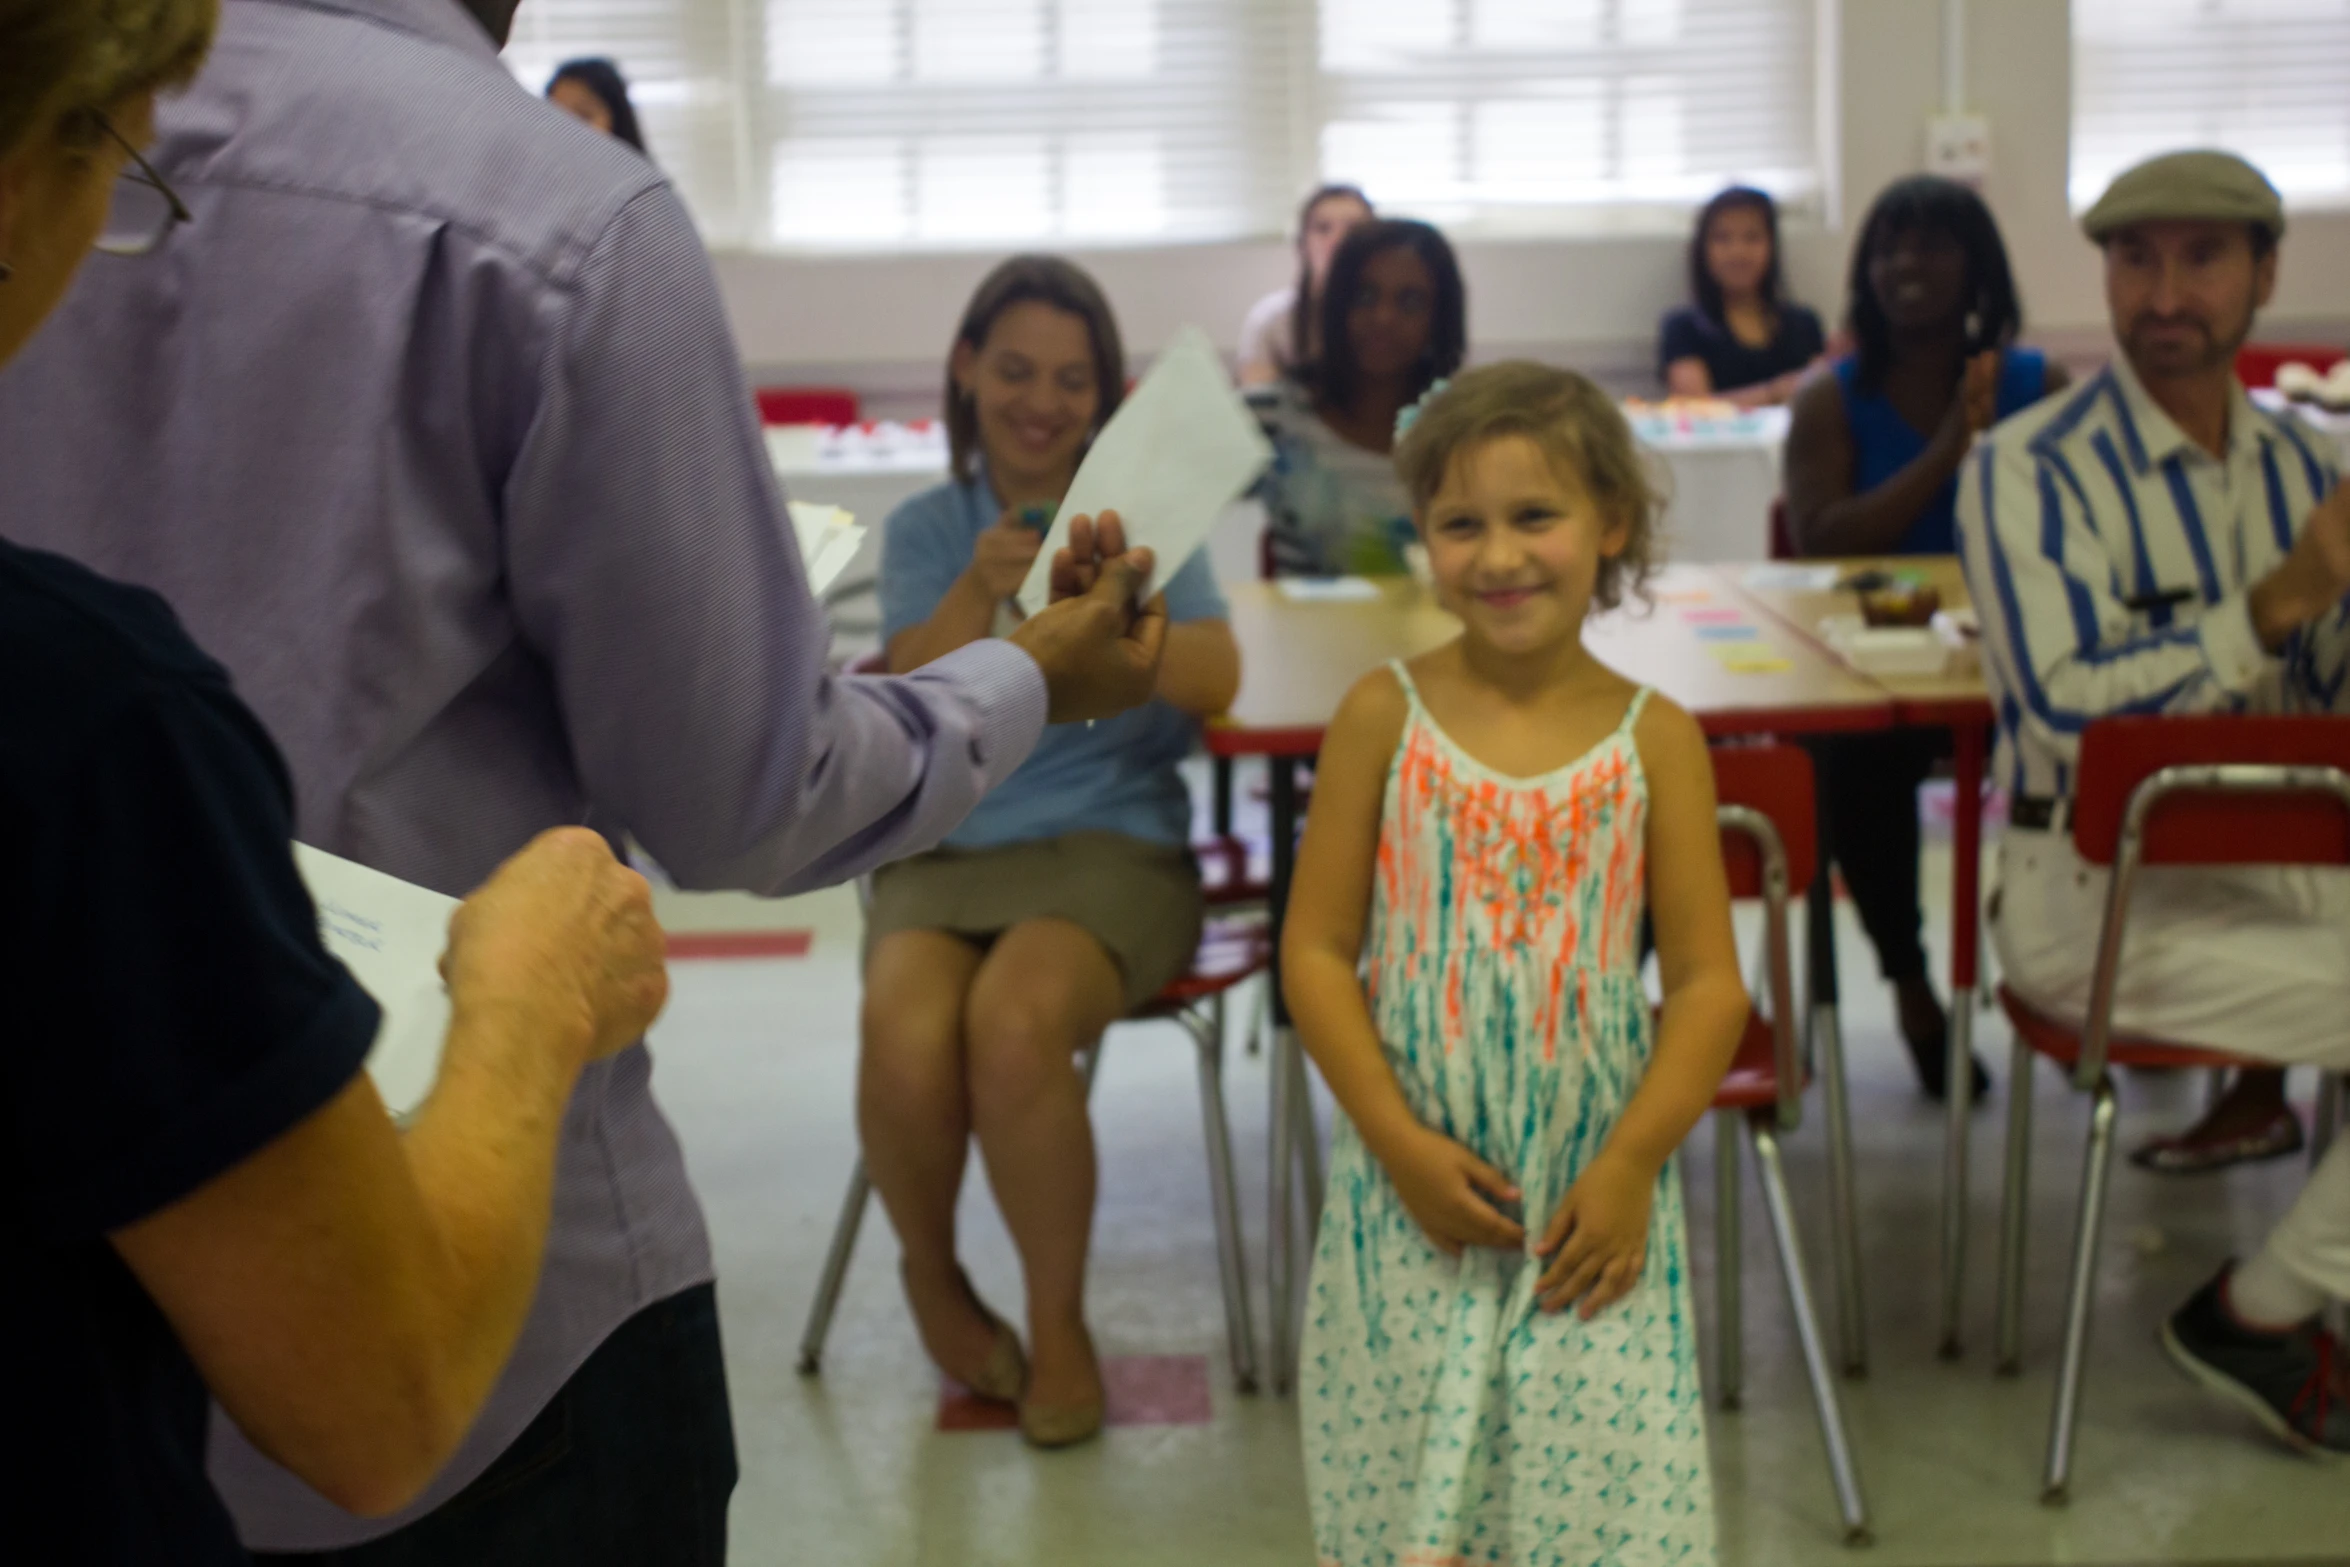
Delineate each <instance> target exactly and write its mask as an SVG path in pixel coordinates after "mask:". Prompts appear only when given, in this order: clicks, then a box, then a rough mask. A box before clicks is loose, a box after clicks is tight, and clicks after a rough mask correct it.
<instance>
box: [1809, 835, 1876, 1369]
mask: <svg viewBox="0 0 2350 1567" xmlns="http://www.w3.org/2000/svg"><path fill="white" fill-rule="evenodd" d="M1818 841H1819V844H1820V846H1821V849H1822V853H1821V855H1820V858H1819V869H1818V871H1817V872H1816V873H1815V874H1814V875H1813V877H1812V883H1811V890H1810V891H1809V892H1808V893H1807V894H1806V895H1805V897H1804V917H1805V926H1804V929H1805V940H1804V957H1805V968H1806V970H1807V973H1808V984H1807V986H1806V990H1807V996H1806V1000H1807V1003H1808V1005H1807V1006H1806V1008H1805V1016H1806V1017H1807V1018H1808V1019H1809V1021H1810V1024H1811V1045H1810V1053H1811V1064H1812V1070H1813V1071H1814V1072H1817V1073H1818V1074H1819V1078H1820V1087H1821V1092H1822V1095H1823V1097H1824V1098H1825V1099H1826V1102H1827V1115H1828V1245H1829V1255H1830V1258H1831V1260H1832V1261H1833V1263H1834V1266H1835V1272H1836V1337H1837V1347H1838V1348H1839V1349H1841V1350H1842V1351H1843V1358H1844V1371H1845V1374H1846V1375H1847V1376H1856V1377H1857V1376H1863V1375H1865V1374H1866V1373H1867V1371H1868V1369H1869V1330H1868V1309H1867V1306H1866V1304H1865V1303H1864V1302H1863V1300H1862V1298H1861V1273H1860V1223H1859V1213H1858V1205H1857V1203H1856V1201H1855V1199H1854V1196H1853V1184H1852V1101H1851V1099H1850V1097H1849V1095H1848V1093H1847V1091H1846V1081H1845V1076H1844V1031H1843V1025H1842V1021H1841V1014H1840V1013H1839V1012H1838V1011H1837V995H1836V884H1835V881H1834V878H1833V876H1832V874H1831V872H1830V870H1829V855H1828V853H1827V852H1826V851H1827V845H1828V822H1827V816H1826V813H1825V811H1824V810H1823V811H1822V813H1821V815H1820V821H1819V830H1818Z"/></svg>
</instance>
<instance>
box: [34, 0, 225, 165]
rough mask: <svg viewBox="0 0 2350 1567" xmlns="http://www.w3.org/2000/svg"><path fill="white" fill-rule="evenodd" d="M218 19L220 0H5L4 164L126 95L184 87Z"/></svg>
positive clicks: (92, 127)
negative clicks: (35, 140)
mask: <svg viewBox="0 0 2350 1567" xmlns="http://www.w3.org/2000/svg"><path fill="white" fill-rule="evenodd" d="M219 20H220V0H0V158H4V157H8V156H10V155H12V154H14V153H15V152H17V151H18V150H19V149H21V148H22V147H23V146H24V144H25V143H26V141H28V140H29V139H30V138H31V137H33V136H34V135H35V134H37V133H39V132H41V131H43V130H47V129H49V128H51V127H56V128H58V129H61V130H66V131H69V132H71V131H76V130H78V127H75V126H73V125H71V123H70V122H71V121H72V119H73V118H74V117H75V116H77V115H85V114H88V113H89V112H90V111H92V110H97V109H103V108H104V107H106V105H108V104H110V103H112V102H114V101H115V100H116V99H118V98H121V97H122V96H124V95H125V94H126V93H134V92H140V91H144V90H146V89H149V88H158V87H171V86H176V85H178V84H180V83H182V82H185V81H186V80H188V79H189V78H190V77H192V76H194V75H195V74H196V68H197V67H198V66H199V65H201V64H203V62H204V51H205V50H207V49H209V48H210V47H211V46H212V30H213V28H214V27H215V26H216V25H217V24H218V22H219ZM88 134H89V135H90V136H92V137H94V136H96V135H97V134H98V131H97V124H96V121H95V120H93V121H92V122H91V124H90V126H89V128H88Z"/></svg>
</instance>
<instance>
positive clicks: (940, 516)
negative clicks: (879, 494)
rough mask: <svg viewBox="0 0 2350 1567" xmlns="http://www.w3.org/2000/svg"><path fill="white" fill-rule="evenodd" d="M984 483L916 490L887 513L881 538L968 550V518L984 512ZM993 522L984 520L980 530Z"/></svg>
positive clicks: (944, 483) (947, 482) (946, 483)
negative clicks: (955, 544) (960, 546)
mask: <svg viewBox="0 0 2350 1567" xmlns="http://www.w3.org/2000/svg"><path fill="white" fill-rule="evenodd" d="M986 482H987V481H986V480H985V479H984V478H973V479H955V478H948V479H942V480H940V481H939V482H938V483H936V484H934V485H932V486H931V487H930V488H928V489H926V490H917V491H916V492H915V493H913V494H912V495H909V496H907V497H906V498H905V499H904V500H902V501H900V502H898V503H897V504H896V505H895V506H892V507H891V508H890V509H889V516H888V517H887V518H885V519H884V520H883V522H882V524H881V528H882V534H883V537H885V538H891V539H897V540H900V541H901V542H914V541H916V540H920V541H925V542H932V541H935V542H953V541H960V542H962V543H963V544H965V545H966V546H968V545H969V543H970V541H971V538H972V537H973V536H974V529H973V527H972V517H973V516H974V515H975V514H984V513H985V512H986V510H987V506H986V503H985V497H984V496H983V495H982V494H981V493H980V491H981V488H982V486H984V485H985V483H986ZM993 520H994V519H993V518H992V517H987V518H986V519H985V521H983V522H982V523H981V526H985V525H986V522H992V521H993Z"/></svg>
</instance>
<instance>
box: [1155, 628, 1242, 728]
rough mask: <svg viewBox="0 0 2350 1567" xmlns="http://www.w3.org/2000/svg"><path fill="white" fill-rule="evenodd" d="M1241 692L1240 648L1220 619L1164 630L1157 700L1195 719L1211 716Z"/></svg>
mask: <svg viewBox="0 0 2350 1567" xmlns="http://www.w3.org/2000/svg"><path fill="white" fill-rule="evenodd" d="M1239 694H1240V648H1239V645H1238V644H1237V643H1235V642H1234V641H1233V640H1232V632H1231V630H1230V628H1228V627H1227V626H1226V625H1225V624H1224V623H1223V622H1222V621H1220V620H1219V621H1197V622H1193V623H1191V624H1188V625H1181V626H1170V627H1169V628H1168V629H1167V654H1166V657H1165V658H1164V659H1163V660H1162V661H1161V662H1160V664H1159V699H1160V700H1161V701H1163V702H1166V703H1168V704H1169V705H1170V706H1172V707H1175V708H1177V709H1179V710H1180V711H1182V712H1186V713H1189V714H1191V715H1192V716H1193V717H1195V718H1213V717H1214V716H1215V715H1216V714H1218V713H1221V712H1223V711H1224V710H1225V709H1227V708H1229V707H1230V706H1231V705H1232V699H1233V698H1234V697H1236V696H1238V695H1239Z"/></svg>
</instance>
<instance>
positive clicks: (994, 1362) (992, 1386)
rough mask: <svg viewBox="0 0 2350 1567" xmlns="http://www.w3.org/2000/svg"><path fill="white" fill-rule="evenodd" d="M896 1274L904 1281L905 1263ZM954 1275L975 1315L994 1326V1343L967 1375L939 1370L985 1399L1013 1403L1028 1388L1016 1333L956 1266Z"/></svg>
mask: <svg viewBox="0 0 2350 1567" xmlns="http://www.w3.org/2000/svg"><path fill="white" fill-rule="evenodd" d="M898 1277H899V1281H900V1282H901V1283H903V1282H904V1280H905V1265H904V1264H903V1263H900V1264H899V1266H898ZM955 1277H956V1278H957V1279H959V1280H961V1281H962V1285H963V1293H964V1294H965V1295H966V1296H968V1297H969V1298H970V1301H971V1304H972V1305H974V1306H976V1307H977V1308H978V1309H979V1314H980V1315H981V1316H983V1317H985V1318H986V1319H987V1322H988V1326H989V1327H991V1328H993V1329H995V1342H994V1343H993V1344H990V1345H989V1346H988V1350H987V1361H986V1364H984V1365H982V1366H981V1367H980V1368H979V1369H978V1371H977V1372H975V1373H973V1374H971V1375H968V1376H966V1375H965V1374H964V1373H962V1372H960V1371H958V1370H956V1369H955V1368H954V1367H952V1366H947V1365H941V1366H939V1369H940V1370H941V1371H943V1372H945V1373H946V1374H947V1375H948V1376H950V1377H953V1378H954V1379H955V1380H956V1381H957V1382H960V1383H962V1384H963V1386H964V1387H965V1388H967V1389H969V1390H970V1391H971V1393H972V1394H973V1395H975V1396H976V1397H979V1398H984V1399H988V1400H990V1401H992V1402H994V1403H998V1404H1016V1403H1018V1402H1019V1401H1020V1395H1021V1393H1023V1392H1024V1391H1026V1390H1027V1387H1028V1356H1027V1355H1026V1354H1025V1353H1023V1352H1022V1350H1021V1348H1020V1335H1019V1334H1017V1333H1015V1332H1013V1331H1012V1326H1011V1324H1010V1323H1008V1322H1006V1321H1004V1319H1003V1318H1001V1317H999V1316H997V1315H996V1314H995V1313H994V1312H993V1311H990V1310H989V1309H988V1305H987V1302H986V1301H984V1300H981V1299H980V1298H979V1291H978V1290H976V1289H974V1288H972V1287H971V1276H970V1275H969V1274H967V1273H965V1272H963V1270H962V1269H960V1268H957V1269H956V1270H955ZM912 1302H913V1292H912V1291H911V1289H909V1290H908V1291H907V1303H908V1305H909V1307H910V1306H911V1305H912ZM921 1323H922V1318H921V1314H920V1313H919V1312H916V1313H915V1318H914V1325H915V1327H916V1328H917V1329H919V1328H920V1327H921ZM924 1347H925V1348H926V1349H927V1348H928V1345H927V1344H925V1346H924ZM931 1359H932V1360H933V1361H934V1362H935V1361H936V1360H937V1359H938V1357H937V1356H936V1355H933V1356H931Z"/></svg>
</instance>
